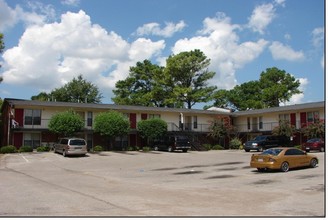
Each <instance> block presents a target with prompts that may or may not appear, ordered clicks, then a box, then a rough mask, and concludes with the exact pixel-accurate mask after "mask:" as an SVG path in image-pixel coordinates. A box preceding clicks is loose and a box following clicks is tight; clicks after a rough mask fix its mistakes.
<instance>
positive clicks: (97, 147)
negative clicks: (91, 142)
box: [93, 145, 103, 152]
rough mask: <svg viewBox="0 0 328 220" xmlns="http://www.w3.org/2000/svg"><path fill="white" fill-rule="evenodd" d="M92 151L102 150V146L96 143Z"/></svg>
mask: <svg viewBox="0 0 328 220" xmlns="http://www.w3.org/2000/svg"><path fill="white" fill-rule="evenodd" d="M93 151H94V152H100V151H103V147H102V146H100V145H97V146H95V147H94V148H93Z"/></svg>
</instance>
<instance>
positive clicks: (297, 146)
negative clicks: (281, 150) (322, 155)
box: [294, 145, 302, 149]
mask: <svg viewBox="0 0 328 220" xmlns="http://www.w3.org/2000/svg"><path fill="white" fill-rule="evenodd" d="M294 147H295V148H297V149H302V145H296V146H294Z"/></svg>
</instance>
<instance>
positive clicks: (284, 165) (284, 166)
mask: <svg viewBox="0 0 328 220" xmlns="http://www.w3.org/2000/svg"><path fill="white" fill-rule="evenodd" d="M280 170H281V171H283V172H288V170H289V164H288V163H287V162H286V161H285V162H283V163H282V164H281V166H280Z"/></svg>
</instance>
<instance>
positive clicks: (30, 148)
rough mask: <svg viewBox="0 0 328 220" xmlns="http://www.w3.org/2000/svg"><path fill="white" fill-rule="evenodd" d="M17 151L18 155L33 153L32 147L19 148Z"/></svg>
mask: <svg viewBox="0 0 328 220" xmlns="http://www.w3.org/2000/svg"><path fill="white" fill-rule="evenodd" d="M18 151H19V152H20V153H23V152H33V147H31V146H21V147H20V148H19V150H18Z"/></svg>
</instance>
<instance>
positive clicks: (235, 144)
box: [229, 138, 241, 149]
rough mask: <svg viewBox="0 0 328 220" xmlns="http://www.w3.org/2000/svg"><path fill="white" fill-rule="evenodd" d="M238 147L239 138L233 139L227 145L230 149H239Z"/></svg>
mask: <svg viewBox="0 0 328 220" xmlns="http://www.w3.org/2000/svg"><path fill="white" fill-rule="evenodd" d="M240 146H241V141H240V140H239V138H233V139H232V140H231V141H230V143H229V148H230V149H240Z"/></svg>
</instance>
